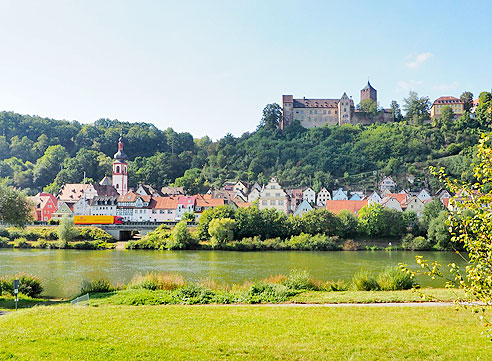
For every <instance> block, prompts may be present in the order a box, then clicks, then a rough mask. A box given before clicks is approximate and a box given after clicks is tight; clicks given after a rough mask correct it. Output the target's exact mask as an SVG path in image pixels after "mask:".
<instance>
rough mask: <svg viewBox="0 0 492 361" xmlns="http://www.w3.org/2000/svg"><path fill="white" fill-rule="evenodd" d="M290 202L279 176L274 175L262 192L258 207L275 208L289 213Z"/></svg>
mask: <svg viewBox="0 0 492 361" xmlns="http://www.w3.org/2000/svg"><path fill="white" fill-rule="evenodd" d="M289 203H290V202H289V196H288V195H287V193H286V192H285V191H284V190H283V189H282V187H281V186H280V184H279V183H278V181H277V178H275V177H272V179H270V182H268V184H267V185H265V187H264V188H263V190H262V191H261V193H260V197H259V202H258V209H260V210H262V209H268V208H275V209H277V210H279V211H281V212H284V213H285V214H289V206H290V204H289Z"/></svg>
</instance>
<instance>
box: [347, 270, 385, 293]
mask: <svg viewBox="0 0 492 361" xmlns="http://www.w3.org/2000/svg"><path fill="white" fill-rule="evenodd" d="M352 285H353V286H354V288H355V289H356V290H357V291H377V290H378V289H379V284H378V281H377V280H376V278H375V277H374V276H373V275H372V274H371V273H369V272H367V271H365V270H361V271H359V272H357V273H356V274H355V275H354V276H353V277H352Z"/></svg>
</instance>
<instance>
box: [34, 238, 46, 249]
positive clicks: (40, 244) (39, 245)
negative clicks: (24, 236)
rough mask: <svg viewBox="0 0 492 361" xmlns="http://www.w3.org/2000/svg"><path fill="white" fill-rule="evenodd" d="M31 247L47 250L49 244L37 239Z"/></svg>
mask: <svg viewBox="0 0 492 361" xmlns="http://www.w3.org/2000/svg"><path fill="white" fill-rule="evenodd" d="M32 247H33V248H48V247H49V244H48V242H47V241H46V240H45V239H43V238H39V239H38V240H37V241H36V242H34V243H33V244H32Z"/></svg>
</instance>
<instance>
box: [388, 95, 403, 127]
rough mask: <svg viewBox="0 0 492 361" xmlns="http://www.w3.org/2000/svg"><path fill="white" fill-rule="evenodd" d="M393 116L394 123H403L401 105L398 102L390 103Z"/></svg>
mask: <svg viewBox="0 0 492 361" xmlns="http://www.w3.org/2000/svg"><path fill="white" fill-rule="evenodd" d="M390 109H391V116H392V117H393V121H394V122H401V121H402V120H403V115H402V114H401V109H400V104H398V103H397V102H396V100H392V101H391V103H390Z"/></svg>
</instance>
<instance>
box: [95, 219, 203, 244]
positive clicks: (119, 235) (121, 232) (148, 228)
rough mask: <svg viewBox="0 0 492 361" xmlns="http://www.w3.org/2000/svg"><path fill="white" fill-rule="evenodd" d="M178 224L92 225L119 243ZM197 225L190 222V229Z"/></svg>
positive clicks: (130, 223) (126, 223)
mask: <svg viewBox="0 0 492 361" xmlns="http://www.w3.org/2000/svg"><path fill="white" fill-rule="evenodd" d="M177 223H178V222H177V221H176V222H172V221H169V222H125V223H123V224H92V225H88V226H91V227H97V228H100V229H102V230H103V231H106V232H108V233H109V234H110V235H111V236H113V238H114V239H116V240H117V241H127V240H129V239H131V238H132V236H133V235H134V234H136V233H140V235H141V236H145V235H146V234H147V233H149V232H152V231H153V230H155V229H156V228H157V227H159V226H160V225H162V224H165V225H168V226H171V227H173V226H175V225H176V224H177ZM195 225H196V224H195V223H194V222H188V227H193V226H195Z"/></svg>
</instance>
